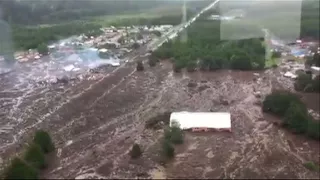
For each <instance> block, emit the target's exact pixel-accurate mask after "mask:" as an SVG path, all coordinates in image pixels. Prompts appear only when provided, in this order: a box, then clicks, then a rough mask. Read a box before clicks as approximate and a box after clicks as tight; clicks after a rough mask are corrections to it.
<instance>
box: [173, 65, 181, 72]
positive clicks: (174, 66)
mask: <svg viewBox="0 0 320 180" xmlns="http://www.w3.org/2000/svg"><path fill="white" fill-rule="evenodd" d="M181 70H182V66H180V65H178V64H176V63H175V64H173V71H174V72H175V73H179V72H181Z"/></svg>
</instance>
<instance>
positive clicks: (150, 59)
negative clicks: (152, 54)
mask: <svg viewBox="0 0 320 180" xmlns="http://www.w3.org/2000/svg"><path fill="white" fill-rule="evenodd" d="M148 64H149V66H150V67H154V66H156V65H157V60H156V59H154V58H149V59H148Z"/></svg>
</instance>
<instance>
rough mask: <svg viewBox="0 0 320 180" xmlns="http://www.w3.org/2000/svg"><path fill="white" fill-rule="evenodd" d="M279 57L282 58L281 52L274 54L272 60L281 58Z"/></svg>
mask: <svg viewBox="0 0 320 180" xmlns="http://www.w3.org/2000/svg"><path fill="white" fill-rule="evenodd" d="M279 57H281V52H279V51H274V52H272V58H279Z"/></svg>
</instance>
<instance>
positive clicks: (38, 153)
mask: <svg viewBox="0 0 320 180" xmlns="http://www.w3.org/2000/svg"><path fill="white" fill-rule="evenodd" d="M23 159H24V160H25V161H26V162H27V163H28V164H30V165H31V166H33V167H35V168H37V169H42V168H45V167H46V162H45V156H44V153H43V151H42V150H41V148H40V146H39V145H38V144H34V143H32V144H31V145H29V146H28V148H27V150H26V152H25V154H24V157H23Z"/></svg>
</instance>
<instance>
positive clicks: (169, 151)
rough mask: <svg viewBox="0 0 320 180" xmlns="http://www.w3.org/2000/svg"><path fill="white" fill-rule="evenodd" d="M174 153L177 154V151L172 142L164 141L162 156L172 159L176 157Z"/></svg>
mask: <svg viewBox="0 0 320 180" xmlns="http://www.w3.org/2000/svg"><path fill="white" fill-rule="evenodd" d="M174 153H175V150H174V147H173V145H172V144H171V142H170V141H168V140H165V139H164V140H163V141H162V155H163V156H164V157H166V158H169V159H170V158H173V157H174Z"/></svg>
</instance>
